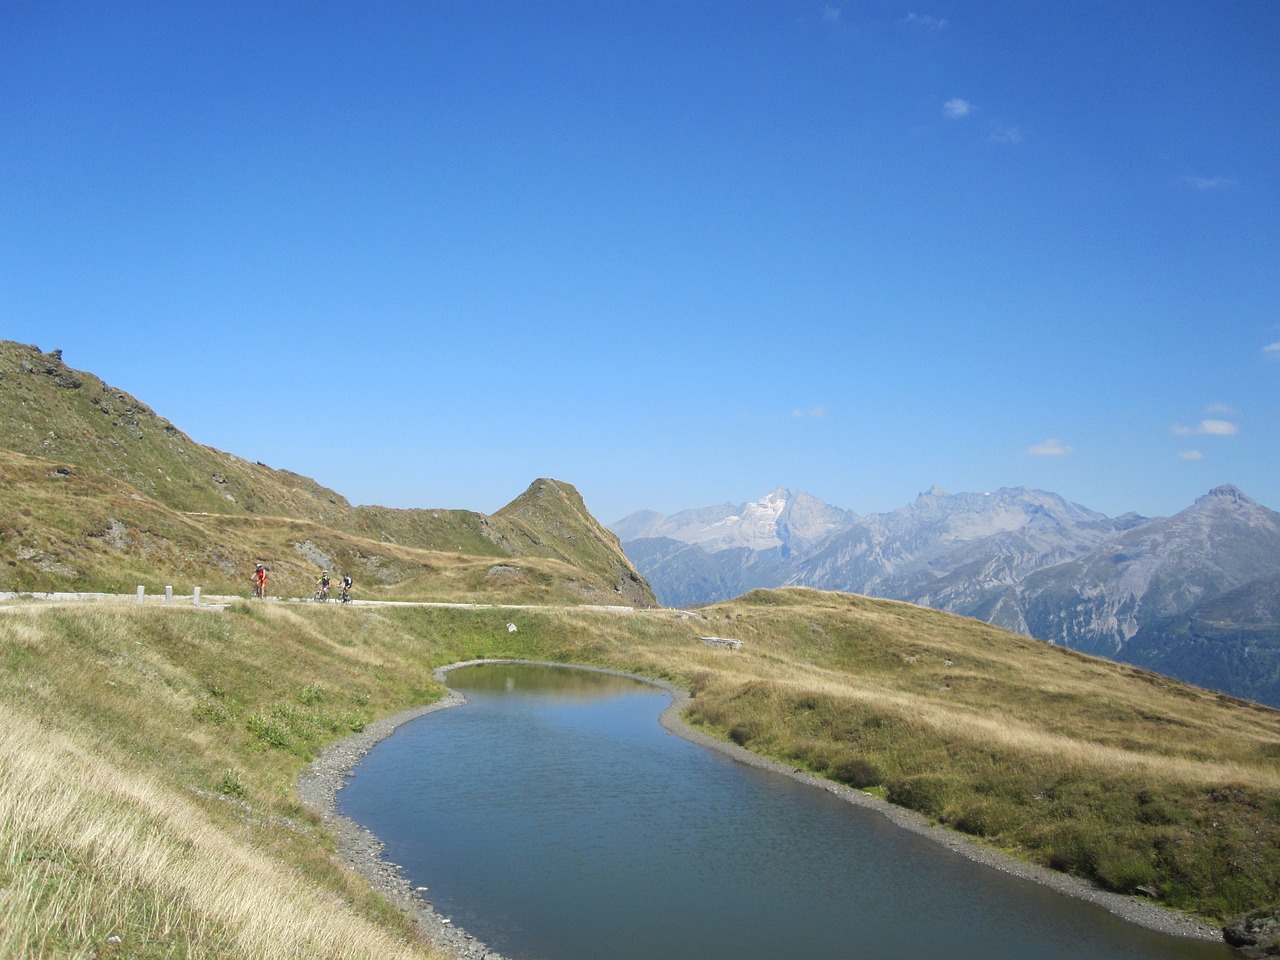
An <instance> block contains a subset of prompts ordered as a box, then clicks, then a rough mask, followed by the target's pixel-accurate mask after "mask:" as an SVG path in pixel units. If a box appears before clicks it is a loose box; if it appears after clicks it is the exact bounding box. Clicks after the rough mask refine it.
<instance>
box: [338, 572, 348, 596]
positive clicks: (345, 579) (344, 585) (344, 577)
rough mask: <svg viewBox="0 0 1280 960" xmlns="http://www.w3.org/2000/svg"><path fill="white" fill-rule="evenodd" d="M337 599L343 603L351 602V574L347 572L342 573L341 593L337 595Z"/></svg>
mask: <svg viewBox="0 0 1280 960" xmlns="http://www.w3.org/2000/svg"><path fill="white" fill-rule="evenodd" d="M339 599H340V600H341V601H342V602H343V603H350V602H351V574H349V573H344V574H343V575H342V593H341V595H340V596H339Z"/></svg>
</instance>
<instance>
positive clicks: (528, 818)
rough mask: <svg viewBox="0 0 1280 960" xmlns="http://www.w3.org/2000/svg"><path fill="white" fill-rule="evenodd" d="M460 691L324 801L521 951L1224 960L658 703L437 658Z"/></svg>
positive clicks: (439, 898)
mask: <svg viewBox="0 0 1280 960" xmlns="http://www.w3.org/2000/svg"><path fill="white" fill-rule="evenodd" d="M449 685H450V686H451V687H453V688H454V689H456V690H459V691H461V692H463V693H464V694H465V695H466V697H467V698H468V700H470V701H471V702H470V703H469V704H468V705H467V706H464V707H460V708H457V709H453V710H446V711H443V712H441V713H436V714H432V715H430V716H427V717H423V718H422V719H420V720H418V721H415V722H414V723H411V724H408V725H406V726H405V727H402V728H401V729H400V730H399V731H397V732H396V733H395V734H394V735H393V736H392V737H390V738H389V739H387V740H386V741H384V742H382V743H381V744H379V745H378V746H377V747H376V748H375V749H374V750H373V751H372V752H371V753H370V754H369V755H368V757H366V759H365V760H364V761H363V762H362V763H361V765H360V767H359V768H358V769H357V771H356V775H355V776H354V778H353V779H352V781H351V783H350V784H349V786H348V787H347V788H345V789H344V790H343V791H341V792H340V794H339V800H340V804H341V807H342V811H343V812H344V813H345V814H346V815H347V816H349V817H351V818H352V819H354V820H356V821H357V822H359V823H362V824H364V825H365V826H366V827H367V828H368V829H370V830H371V831H373V832H374V833H375V834H377V835H378V836H379V837H381V838H382V839H383V840H384V841H385V842H386V844H387V853H386V855H387V857H388V858H389V859H391V860H393V861H394V862H396V863H399V864H402V865H403V866H404V867H405V871H406V873H407V875H408V876H409V878H410V880H411V882H412V883H413V884H415V885H424V886H427V887H429V888H430V889H429V893H428V894H427V896H428V897H429V898H430V899H431V900H432V902H433V903H435V904H436V906H437V909H439V910H440V911H441V912H442V913H444V914H445V915H447V916H451V917H453V918H454V920H455V921H456V922H458V923H459V924H461V925H462V926H463V927H464V928H465V929H466V930H468V931H469V932H470V933H472V934H474V935H476V936H477V937H479V938H481V939H482V940H484V941H486V942H487V943H489V944H490V945H491V946H492V947H494V948H495V949H497V950H498V951H500V952H501V953H502V954H504V955H505V956H508V957H513V958H522V960H579V958H581V960H588V958H589V960H599V958H602V957H610V958H617V960H655V958H659V957H661V958H664V960H685V958H687V960H721V958H724V960H728V958H734V960H756V958H758V960H766V958H767V960H778V958H787V957H806V958H808V957H820V956H821V957H826V956H832V957H835V956H840V957H859V958H863V960H897V958H902V960H907V958H911V960H918V958H920V957H926V956H946V957H949V958H959V960H964V958H973V960H991V958H1003V957H1011V958H1013V957H1017V958H1022V957H1027V958H1037V960H1057V958H1061V960H1067V958H1071V960H1076V958H1079V957H1081V956H1088V957H1091V958H1103V960H1107V958H1115V960H1119V958H1125V960H1135V958H1137V960H1147V958H1149V960H1156V958H1160V960H1167V958H1184V960H1210V958H1214V960H1226V958H1228V957H1231V956H1232V953H1231V951H1230V950H1229V949H1228V948H1226V947H1225V946H1223V945H1220V944H1205V943H1199V942H1192V941H1185V940H1177V939H1174V938H1170V937H1165V936H1161V935H1158V934H1155V933H1152V932H1150V931H1146V930H1143V929H1140V928H1137V927H1134V926H1132V925H1130V924H1126V923H1124V922H1122V921H1120V920H1118V919H1116V918H1114V917H1112V916H1111V915H1110V914H1108V913H1106V912H1105V911H1103V910H1101V909H1099V908H1096V907H1092V906H1089V905H1087V904H1083V903H1080V902H1078V901H1074V900H1071V899H1069V898H1066V897H1063V896H1060V895H1058V894H1054V893H1052V892H1050V891H1048V890H1045V889H1044V888H1041V887H1039V886H1037V885H1035V884H1031V883H1028V882H1025V881H1020V880H1016V879H1015V878H1012V877H1009V876H1007V875H1005V874H1003V873H1000V872H999V871H996V870H993V869H990V868H987V867H983V866H980V865H977V864H973V863H971V862H969V861H968V860H965V859H964V858H962V857H959V856H956V855H954V854H951V853H949V852H948V851H946V850H944V849H943V848H941V847H939V846H938V845H937V844H935V843H933V842H931V841H929V840H927V839H925V838H923V837H919V836H916V835H915V834H911V833H908V832H906V831H904V830H901V829H899V828H896V827H894V826H892V825H891V824H890V823H889V822H888V821H887V820H885V819H884V818H883V817H881V816H880V815H878V814H876V813H874V812H872V811H867V810H864V809H861V808H858V807H854V806H852V805H850V804H848V803H845V802H843V801H841V800H839V799H838V798H836V797H834V796H832V795H830V794H828V793H826V792H824V791H821V790H816V789H813V788H811V787H807V786H805V785H802V784H799V783H796V782H795V781H792V780H790V779H789V778H787V777H783V776H780V775H777V774H773V773H769V772H767V771H762V770H758V769H756V768H753V767H748V766H745V765H743V764H739V763H736V762H734V761H732V760H730V759H728V758H727V757H725V756H723V755H721V754H719V753H716V752H715V751H711V750H707V749H705V748H702V747H698V746H696V745H694V744H691V743H689V742H687V741H685V740H682V739H680V738H678V737H675V736H673V735H671V734H669V733H667V732H666V731H665V730H663V729H662V728H661V727H660V726H659V724H658V722H657V716H658V714H659V713H660V712H661V711H662V709H663V708H664V707H665V706H666V705H667V703H668V702H669V697H668V696H667V694H665V693H664V692H662V691H661V690H659V689H657V688H655V687H653V686H651V685H648V684H643V683H640V682H637V681H634V680H631V679H629V678H625V677H618V676H614V675H610V674H603V673H598V672H590V671H584V670H577V669H573V668H564V667H548V666H530V665H513V664H486V665H479V666H472V667H466V668H459V669H456V670H454V671H452V672H451V673H450V675H449Z"/></svg>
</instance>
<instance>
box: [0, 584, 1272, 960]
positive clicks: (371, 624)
mask: <svg viewBox="0 0 1280 960" xmlns="http://www.w3.org/2000/svg"><path fill="white" fill-rule="evenodd" d="M513 618H514V619H515V620H516V621H517V623H518V626H519V629H518V631H517V632H515V633H510V632H508V630H507V629H506V622H507V621H508V620H509V619H513ZM703 634H716V635H719V636H730V637H733V638H737V639H741V640H742V641H743V644H744V646H743V648H742V649H741V650H738V651H730V650H725V649H719V648H714V647H711V646H708V645H707V644H704V643H702V642H700V641H699V639H698V638H699V636H700V635H703ZM479 657H516V658H532V659H547V660H552V661H557V662H566V663H580V664H590V665H597V666H606V667H614V668H620V669H624V670H628V671H634V672H638V673H642V674H645V675H648V676H652V677H656V678H663V679H667V680H670V681H673V682H675V683H677V684H680V685H682V686H684V687H686V688H687V689H690V690H691V691H693V693H694V698H693V701H692V704H691V707H690V711H689V716H690V718H691V720H692V721H693V722H694V723H695V724H697V725H699V726H700V727H702V728H703V729H704V730H706V731H708V732H709V733H711V734H713V735H718V736H720V737H723V738H724V739H726V740H730V741H733V742H737V743H739V744H744V745H746V746H748V747H749V748H750V749H753V750H756V751H757V752H760V753H762V754H765V755H768V756H772V757H775V758H777V759H780V760H782V761H784V762H786V763H789V764H792V765H794V766H797V767H802V768H806V769H810V770H813V771H815V772H818V773H821V774H822V775H825V776H828V777H831V778H833V779H836V780H839V781H841V782H844V783H848V784H851V785H854V786H857V787H860V788H862V789H865V790H868V791H870V792H872V793H875V794H877V795H880V796H885V797H887V798H888V799H889V800H890V801H892V802H894V803H897V804H900V805H903V806H907V807H910V808H912V809H916V810H919V811H921V812H923V813H925V814H926V815H927V816H929V817H931V818H933V819H934V820H936V821H938V822H940V823H943V824H947V825H949V826H951V827H952V828H954V829H956V830H959V831H963V832H965V833H968V834H970V835H971V836H973V837H975V838H977V839H979V840H981V841H983V842H986V843H989V844H991V845H993V846H995V847H997V848H999V849H1001V850H1004V851H1006V852H1008V853H1010V854H1011V855H1013V856H1017V857H1022V858H1025V859H1029V860H1033V861H1035V862H1038V863H1042V864H1047V865H1050V866H1052V867H1056V868H1057V869H1060V870H1064V871H1067V872H1070V873H1073V874H1077V875H1080V876H1082V877H1085V878H1088V879H1090V880H1092V881H1093V882H1095V883H1097V884H1099V885H1102V886H1104V887H1107V888H1109V889H1113V890H1119V891H1125V892H1134V891H1140V890H1141V891H1146V894H1147V895H1149V896H1152V897H1154V898H1155V899H1156V900H1158V901H1159V902H1161V903H1163V904H1165V905H1168V906H1172V907H1175V908H1177V909H1180V910H1184V911H1187V912H1190V913H1192V914H1195V915H1198V916H1202V917H1207V918H1210V919H1222V918H1225V917H1228V916H1232V915H1235V914H1238V913H1242V912H1244V911H1246V910H1249V909H1251V908H1254V907H1258V906H1261V905H1264V904H1268V903H1272V902H1275V901H1276V900H1280V713H1277V712H1276V711H1273V710H1268V709H1265V708H1261V707H1258V706H1256V705H1254V704H1249V703H1246V702H1242V701H1234V700H1231V699H1229V698H1224V697H1221V696H1217V695H1214V694H1211V693H1208V692H1206V691H1202V690H1197V689H1195V688H1191V687H1187V686H1185V685H1182V684H1179V683H1176V682H1173V681H1168V680H1165V679H1164V678H1161V677H1157V676H1155V675H1153V674H1147V673H1144V672H1142V671H1139V670H1135V669H1134V668H1132V667H1127V666H1123V665H1118V664H1114V663H1111V662H1108V661H1104V660H1099V659H1094V658H1091V657H1087V656H1084V655H1081V654H1075V653H1072V652H1070V651H1065V650H1062V649H1059V648H1055V647H1052V646H1049V645H1046V644H1042V643H1037V642H1035V641H1033V640H1029V639H1027V638H1025V637H1020V636H1017V635H1013V634H1008V633H1004V632H1002V631H1000V630H996V629H994V628H991V627H988V626H986V625H984V624H980V623H977V622H976V621H971V620H965V619H961V618H957V617H953V616H950V615H947V614H942V613H938V612H936V611H930V610H923V609H920V608H915V607H911V606H908V605H906V604H898V603H892V602H888V601H873V600H867V599H864V598H857V597H848V596H842V595H838V594H824V593H816V592H813V591H800V590H785V591H765V592H759V593H755V594H752V595H750V596H748V597H745V598H743V599H742V600H740V601H736V602H734V603H730V604H721V605H718V606H716V607H712V608H708V609H707V610H706V611H705V615H704V618H699V619H687V618H683V617H680V616H678V615H677V614H675V613H673V612H670V611H661V610H655V611H650V612H643V611H637V612H632V613H626V614H620V613H613V612H608V611H602V610H596V609H591V608H584V607H581V606H579V607H573V608H564V609H546V610H524V611H519V612H518V613H515V614H513V613H512V612H510V611H503V610H482V609H456V608H422V607H379V608H375V607H369V608H350V607H335V606H332V605H329V606H320V605H314V604H310V605H292V604H279V603H252V604H251V603H249V602H247V601H246V602H242V603H240V604H238V605H236V606H234V607H232V608H230V609H228V610H227V611H226V612H225V613H222V614H217V613H213V612H208V611H199V610H195V609H192V608H177V607H173V608H166V607H164V606H162V605H161V606H154V607H145V606H137V605H133V604H89V603H79V604H67V605H61V606H55V605H48V604H45V605H32V604H27V605H18V606H15V605H8V606H0V764H2V765H3V768H4V769H5V771H6V777H5V778H0V889H3V890H5V891H6V892H5V895H4V896H2V897H0V930H4V931H5V936H4V938H0V958H3V960H10V958H16V957H53V956H72V957H95V956H111V955H121V956H138V957H147V956H155V957H162V956H198V957H219V958H222V957H226V958H231V957H236V958H238V957H243V956H254V957H259V958H265V960H272V958H276V957H296V956H308V957H383V956H386V957H391V956H406V957H417V956H429V953H428V952H427V951H425V950H424V949H423V948H421V947H420V946H416V945H414V944H413V943H412V942H410V941H409V939H408V937H407V932H406V927H405V925H404V923H403V921H402V919H401V918H399V917H398V916H396V915H395V914H393V913H391V912H390V911H388V910H387V909H386V908H385V906H383V905H381V904H380V902H379V901H378V900H377V898H375V897H373V896H372V895H371V894H370V893H369V891H368V890H367V889H366V888H365V886H364V885H363V884H362V883H361V882H360V881H359V879H358V878H356V877H353V876H352V875H351V874H350V873H349V872H348V871H347V870H346V868H345V867H344V866H343V865H342V864H341V863H339V862H337V861H336V860H335V859H334V858H333V856H332V838H331V837H329V836H328V835H327V833H326V832H325V830H324V829H323V828H322V826H321V824H320V823H319V822H318V821H317V820H316V819H315V817H314V816H313V815H311V814H310V813H309V812H308V811H306V810H304V809H301V808H300V807H299V805H298V802H297V795H296V789H295V783H296V780H297V777H298V776H299V774H300V773H301V772H302V770H303V769H304V767H305V765H306V763H307V762H308V761H309V760H310V759H311V758H313V757H314V756H316V755H317V753H318V752H319V751H320V750H321V749H322V748H323V747H324V746H325V745H326V744H328V743H330V742H333V741H335V740H337V739H339V738H341V737H342V736H344V735H345V734H346V733H347V732H349V731H351V730H354V729H357V728H359V727H361V726H362V725H364V724H365V723H367V722H368V721H370V720H371V719H373V718H375V717H379V716H383V715H387V714H390V713H394V712H397V711H399V710H402V709H404V708H407V707H410V706H415V705H419V704H422V703H427V702H431V701H433V700H434V699H435V698H436V697H438V696H439V695H440V692H441V691H440V689H439V688H438V686H437V685H436V684H435V683H434V682H433V680H432V679H431V671H432V669H433V668H434V667H435V666H437V665H441V664H445V663H450V662H455V661H459V660H468V659H472V658H479ZM223 864H227V865H230V867H229V868H228V869H219V867H220V866H221V865H223ZM112 937H118V938H119V940H118V941H113V940H112V939H111V938H112Z"/></svg>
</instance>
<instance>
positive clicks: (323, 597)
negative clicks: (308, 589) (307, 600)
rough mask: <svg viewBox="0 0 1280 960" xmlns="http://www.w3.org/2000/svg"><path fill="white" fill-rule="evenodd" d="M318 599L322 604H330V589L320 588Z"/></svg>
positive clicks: (317, 593)
mask: <svg viewBox="0 0 1280 960" xmlns="http://www.w3.org/2000/svg"><path fill="white" fill-rule="evenodd" d="M316 599H317V600H319V601H320V602H321V603H328V602H329V588H328V587H320V588H319V589H318V590H316Z"/></svg>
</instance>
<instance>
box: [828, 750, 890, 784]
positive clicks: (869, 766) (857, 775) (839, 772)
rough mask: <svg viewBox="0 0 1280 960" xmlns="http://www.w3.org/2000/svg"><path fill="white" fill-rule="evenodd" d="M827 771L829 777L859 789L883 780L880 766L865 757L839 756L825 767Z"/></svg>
mask: <svg viewBox="0 0 1280 960" xmlns="http://www.w3.org/2000/svg"><path fill="white" fill-rule="evenodd" d="M827 773H828V775H829V776H830V777H831V779H833V780H837V781H839V782H840V783H847V784H848V785H849V786H851V787H857V788H858V789H860V790H861V789H862V788H864V787H871V786H874V785H875V784H877V783H880V782H881V781H882V780H883V775H882V774H881V772H880V768H879V767H877V766H876V765H875V764H874V763H872V762H871V761H870V760H868V759H866V758H865V757H849V756H846V757H841V758H839V759H837V760H836V761H835V762H834V763H832V764H830V765H829V766H828V767H827Z"/></svg>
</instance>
